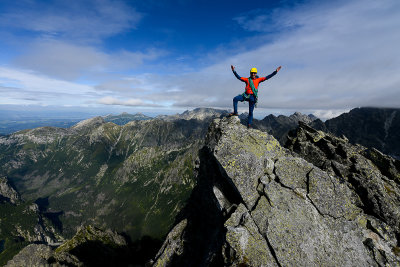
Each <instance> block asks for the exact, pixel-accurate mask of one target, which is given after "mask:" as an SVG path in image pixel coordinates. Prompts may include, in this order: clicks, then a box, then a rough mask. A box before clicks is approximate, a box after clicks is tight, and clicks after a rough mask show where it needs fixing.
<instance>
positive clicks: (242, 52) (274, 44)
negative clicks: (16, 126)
mask: <svg viewBox="0 0 400 267" xmlns="http://www.w3.org/2000/svg"><path fill="white" fill-rule="evenodd" d="M398 47H400V1H398V0H380V1H372V0H347V1H340V0H339V1H251V2H249V1H194V0H193V1H192V0H174V1H153V0H150V1H136V0H131V1H120V0H80V1H65V0H53V1H34V0H19V1H9V0H2V1H0V49H1V51H2V52H1V54H0V93H1V97H0V105H25V106H26V105H33V106H43V107H46V106H55V107H57V106H58V107H73V108H74V109H79V108H81V109H84V108H96V109H98V110H104V111H105V112H106V111H113V110H118V111H124V110H126V111H142V112H145V113H146V111H147V112H150V111H151V112H159V113H170V112H175V111H181V110H185V109H192V108H195V107H216V108H224V109H229V108H231V106H232V98H233V97H234V96H236V95H238V94H240V93H242V91H243V89H244V84H243V83H241V82H240V81H238V80H237V79H236V78H235V77H234V76H233V75H232V72H231V70H230V65H231V64H233V65H235V67H236V70H237V71H238V73H239V75H241V76H244V77H247V76H248V72H249V69H250V68H251V67H257V68H258V70H259V75H268V74H270V73H271V72H272V71H274V70H275V69H276V67H278V66H279V65H282V70H281V71H280V72H279V73H278V75H276V76H275V77H273V78H272V79H271V80H269V81H266V82H265V83H263V84H261V85H260V86H261V87H260V92H259V94H260V98H259V104H258V109H256V114H257V113H259V114H264V115H265V114H266V113H270V112H273V113H287V112H292V111H295V110H297V111H301V112H304V113H309V112H313V113H314V114H316V115H317V116H320V117H323V118H327V117H332V116H334V115H337V114H339V113H341V112H343V111H346V110H349V109H351V108H354V107H360V106H381V107H400V75H399V73H400V53H399V50H398ZM239 108H240V109H241V111H246V109H247V105H246V104H241V105H239Z"/></svg>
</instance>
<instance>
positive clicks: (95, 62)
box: [13, 40, 166, 80]
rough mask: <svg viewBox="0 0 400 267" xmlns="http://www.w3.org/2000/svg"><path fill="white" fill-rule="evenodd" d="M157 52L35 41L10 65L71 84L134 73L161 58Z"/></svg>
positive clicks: (163, 52)
mask: <svg viewBox="0 0 400 267" xmlns="http://www.w3.org/2000/svg"><path fill="white" fill-rule="evenodd" d="M165 53H166V52H165V51H163V50H160V49H155V48H150V49H148V50H147V51H143V52H129V51H125V50H122V51H116V52H113V53H105V52H103V51H101V50H99V49H97V48H95V47H93V46H89V45H81V44H80V45H78V44H73V43H68V42H64V41H56V40H38V41H36V42H33V43H32V44H29V45H28V46H27V47H26V52H25V53H24V54H22V55H20V56H18V57H17V58H16V59H15V60H14V61H13V63H14V64H15V65H16V66H19V67H21V68H25V69H31V70H35V71H37V72H40V73H43V74H45V75H50V76H54V77H58V78H61V79H67V80H74V79H78V78H81V77H84V76H87V75H96V73H104V72H105V73H107V72H118V71H127V70H132V69H136V68H138V67H139V66H141V65H142V64H143V63H144V62H145V61H152V60H155V59H157V58H158V57H160V56H162V55H164V54H165Z"/></svg>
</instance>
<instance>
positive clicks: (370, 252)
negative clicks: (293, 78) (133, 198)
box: [153, 117, 400, 266]
mask: <svg viewBox="0 0 400 267" xmlns="http://www.w3.org/2000/svg"><path fill="white" fill-rule="evenodd" d="M287 147H288V148H284V147H282V146H281V145H280V144H279V142H278V141H277V140H276V139H275V138H274V137H272V136H271V135H269V134H267V133H265V132H261V131H259V130H255V129H247V128H246V127H245V126H243V125H241V124H240V121H239V119H238V118H235V117H232V118H224V119H222V120H220V119H216V120H214V121H213V122H212V124H211V125H210V127H209V131H208V134H207V138H206V143H205V146H204V147H203V149H201V151H200V162H199V165H198V166H197V170H198V176H197V185H196V187H195V188H194V189H193V191H192V194H191V196H190V198H189V201H188V203H187V205H186V206H185V208H184V209H183V210H182V211H181V212H180V213H179V214H178V216H177V218H176V222H175V226H174V227H173V228H172V230H171V231H170V232H169V234H168V236H167V238H166V240H165V242H164V244H163V246H162V247H161V249H160V250H159V252H158V254H157V255H156V257H155V259H154V262H153V264H154V266H400V248H399V239H400V234H399V233H400V232H399V222H400V220H399V218H400V217H399V204H400V203H399V201H400V188H399V169H400V168H399V164H398V161H395V160H393V159H392V158H390V157H387V156H385V155H383V154H382V153H380V152H379V151H376V150H371V151H369V150H367V149H366V148H364V147H361V146H354V145H351V144H350V143H349V142H348V140H347V139H345V138H337V137H334V136H332V135H328V134H325V133H323V132H321V131H316V130H314V129H313V128H310V127H309V126H307V125H305V124H301V126H300V128H299V129H298V130H297V131H295V132H294V133H292V135H291V137H290V140H289V141H288V145H287Z"/></svg>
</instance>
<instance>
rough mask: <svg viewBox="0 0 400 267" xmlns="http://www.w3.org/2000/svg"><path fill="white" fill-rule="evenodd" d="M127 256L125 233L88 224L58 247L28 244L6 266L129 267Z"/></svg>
mask: <svg viewBox="0 0 400 267" xmlns="http://www.w3.org/2000/svg"><path fill="white" fill-rule="evenodd" d="M128 255H129V248H128V246H127V242H126V240H125V238H124V237H123V236H121V235H118V234H117V233H115V232H113V231H111V230H107V231H102V230H100V229H97V228H95V227H93V226H86V227H82V228H81V229H80V230H79V231H78V232H77V233H76V235H75V236H74V237H73V238H71V239H70V240H68V241H66V242H65V243H63V244H62V245H61V246H59V247H57V248H56V249H54V247H50V246H47V245H44V244H31V245H29V246H27V247H25V248H24V249H22V250H21V251H20V252H19V253H18V254H17V255H16V256H15V257H14V258H13V259H12V260H10V261H8V263H7V265H6V266H7V267H19V266H32V267H33V266H38V267H39V266H112V265H118V266H128V265H129V263H130V261H129V260H128Z"/></svg>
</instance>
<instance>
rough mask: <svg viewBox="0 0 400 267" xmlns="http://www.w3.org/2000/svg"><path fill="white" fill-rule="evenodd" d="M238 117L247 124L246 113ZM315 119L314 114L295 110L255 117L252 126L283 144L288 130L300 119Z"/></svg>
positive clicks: (308, 120)
mask: <svg viewBox="0 0 400 267" xmlns="http://www.w3.org/2000/svg"><path fill="white" fill-rule="evenodd" d="M239 118H240V119H241V121H242V123H244V124H245V125H247V115H246V116H245V117H241V116H240V117H239ZM315 120H317V118H316V117H315V116H314V115H312V114H310V115H304V114H301V113H300V112H295V113H293V114H292V115H290V116H284V115H279V116H277V117H276V116H274V115H272V114H271V115H268V116H266V117H265V118H264V119H262V120H256V119H255V120H254V123H253V124H254V125H253V127H254V128H255V129H258V130H261V131H264V132H267V133H268V134H270V135H272V136H274V137H275V138H276V139H277V140H278V141H279V142H280V144H281V145H283V144H285V142H286V136H287V134H288V133H289V131H291V130H293V129H296V128H297V125H298V124H299V122H300V121H301V122H304V123H307V124H308V123H312V122H314V121H315ZM321 123H323V122H321Z"/></svg>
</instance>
